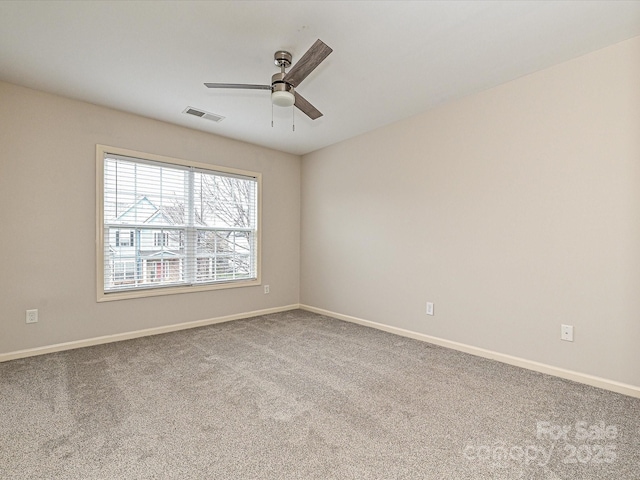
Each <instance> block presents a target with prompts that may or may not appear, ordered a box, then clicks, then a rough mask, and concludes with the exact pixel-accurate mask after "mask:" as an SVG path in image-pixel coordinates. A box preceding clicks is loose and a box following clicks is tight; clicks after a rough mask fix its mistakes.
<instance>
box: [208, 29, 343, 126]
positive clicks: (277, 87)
mask: <svg viewBox="0 0 640 480" xmlns="http://www.w3.org/2000/svg"><path fill="white" fill-rule="evenodd" d="M331 52H333V49H331V48H330V47H328V46H327V45H326V44H325V43H324V42H323V41H322V40H320V39H318V40H316V42H315V43H314V44H313V45H311V48H309V50H307V51H306V53H305V54H304V55H302V58H300V60H298V62H297V63H296V64H295V65H294V66H293V68H292V69H291V70H289V72H285V69H287V68H289V67H290V66H291V58H292V57H291V54H290V53H289V52H286V51H284V50H278V51H277V52H276V53H275V54H274V55H273V58H274V61H275V64H276V65H277V66H278V67H280V73H276V74H274V75H273V76H272V77H271V85H250V84H246V83H205V86H206V87H208V88H240V89H245V90H271V102H272V103H273V104H274V105H277V106H280V107H290V106H292V105H295V106H296V107H297V108H298V109H300V110H301V111H302V112H303V113H305V114H306V115H307V116H308V117H309V118H311V119H312V120H315V119H316V118H319V117H321V116H322V113H320V111H319V110H318V109H317V108H316V107H314V106H313V105H311V104H310V103H309V102H308V101H307V100H306V99H305V98H304V97H303V96H302V95H300V94H299V93H298V92H296V91H295V89H296V88H297V87H298V85H300V83H301V82H302V81H303V80H304V79H305V78H307V76H308V75H309V74H310V73H311V72H312V71H313V70H314V69H315V68H316V67H317V66H318V65H320V63H321V62H322V61H323V60H324V59H325V58H327V56H328V55H329V54H330V53H331Z"/></svg>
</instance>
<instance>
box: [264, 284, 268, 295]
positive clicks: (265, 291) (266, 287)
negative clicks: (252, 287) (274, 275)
mask: <svg viewBox="0 0 640 480" xmlns="http://www.w3.org/2000/svg"><path fill="white" fill-rule="evenodd" d="M264 293H265V295H266V294H267V293H269V285H265V286H264Z"/></svg>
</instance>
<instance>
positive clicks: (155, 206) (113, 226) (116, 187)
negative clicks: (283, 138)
mask: <svg viewBox="0 0 640 480" xmlns="http://www.w3.org/2000/svg"><path fill="white" fill-rule="evenodd" d="M97 171H98V219H97V221H98V231H99V235H98V242H97V243H98V251H97V257H98V262H97V263H98V300H99V301H104V300H116V299H120V298H131V297H138V296H149V295H163V294H168V293H180V292H188V291H199V290H208V289H216V288H229V287H239V286H248V285H257V284H259V283H260V278H259V271H260V268H259V267H260V265H259V254H258V250H259V239H260V235H259V230H258V225H259V219H258V212H259V210H260V208H259V200H260V180H261V178H260V174H259V173H255V172H246V171H239V170H234V169H228V168H222V167H212V166H210V165H205V164H195V163H192V162H187V161H183V160H177V159H171V158H167V157H159V156H157V155H151V154H145V153H140V152H132V151H128V150H123V149H118V148H112V147H105V146H102V145H98V146H97Z"/></svg>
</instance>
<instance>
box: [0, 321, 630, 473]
mask: <svg viewBox="0 0 640 480" xmlns="http://www.w3.org/2000/svg"><path fill="white" fill-rule="evenodd" d="M0 478H2V479H3V480H8V479H45V478H46V479H59V480H62V479H83V480H86V479H152V478H154V479H156V478H157V479H169V478H171V479H174V478H175V479H263V478H264V479H287V480H292V479H372V478H376V479H520V478H522V479H581V480H584V479H616V480H621V479H638V478H640V400H639V399H634V398H631V397H627V396H624V395H619V394H615V393H611V392H608V391H604V390H599V389H596V388H592V387H588V386H585V385H581V384H577V383H573V382H570V381H566V380H562V379H558V378H554V377H550V376H546V375H542V374H539V373H535V372H531V371H528V370H523V369H519V368H516V367H511V366H508V365H504V364H501V363H498V362H494V361H490V360H485V359H482V358H478V357H474V356H471V355H467V354H463V353H459V352H456V351H452V350H448V349H445V348H441V347H437V346H433V345H430V344H427V343H422V342H419V341H416V340H411V339H407V338H403V337H398V336H395V335H392V334H388V333H384V332H381V331H377V330H373V329H370V328H366V327H362V326H359V325H354V324H350V323H345V322H342V321H339V320H335V319H332V318H328V317H324V316H320V315H316V314H313V313H309V312H305V311H300V310H295V311H291V312H285V313H280V314H273V315H267V316H263V317H256V318H252V319H247V320H239V321H234V322H229V323H225V324H219V325H212V326H209V327H203V328H198V329H193V330H185V331H181V332H176V333H170V334H165V335H158V336H153V337H146V338H140V339H136V340H130V341H126V342H120V343H114V344H109V345H102V346H96V347H90V348H84V349H79V350H73V351H67V352H61V353H56V354H51V355H44V356H40V357H33V358H28V359H23V360H15V361H11V362H6V363H4V364H0Z"/></svg>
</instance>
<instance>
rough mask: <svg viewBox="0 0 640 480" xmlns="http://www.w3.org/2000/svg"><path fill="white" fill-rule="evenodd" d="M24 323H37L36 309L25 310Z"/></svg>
mask: <svg viewBox="0 0 640 480" xmlns="http://www.w3.org/2000/svg"><path fill="white" fill-rule="evenodd" d="M25 321H26V323H38V310H27V317H26V320H25Z"/></svg>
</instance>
